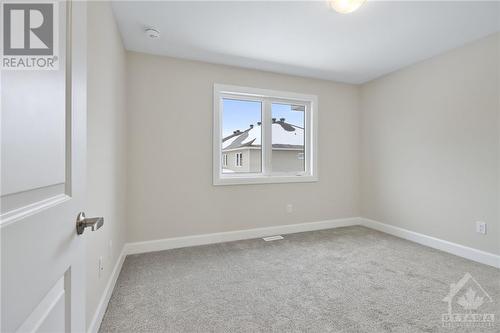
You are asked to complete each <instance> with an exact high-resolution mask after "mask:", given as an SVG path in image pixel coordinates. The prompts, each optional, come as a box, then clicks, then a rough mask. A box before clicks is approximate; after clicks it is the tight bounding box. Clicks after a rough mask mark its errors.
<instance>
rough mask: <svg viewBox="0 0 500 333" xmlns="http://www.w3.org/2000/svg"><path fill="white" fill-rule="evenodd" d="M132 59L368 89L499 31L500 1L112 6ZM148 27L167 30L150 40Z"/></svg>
mask: <svg viewBox="0 0 500 333" xmlns="http://www.w3.org/2000/svg"><path fill="white" fill-rule="evenodd" d="M113 10H114V12H115V16H116V19H117V22H118V25H119V29H120V32H121V34H122V37H123V41H124V43H125V47H126V48H127V49H128V50H132V51H138V52H145V53H151V54H157V55H167V56H172V57H178V58H186V59H193V60H201V61H206V62H212V63H219V64H227V65H234V66H239V67H247V68H255V69H261V70H267V71H273V72H278V73H287V74H294V75H301V76H308V77H316V78H322V79H329V80H335V81H342V82H349V83H362V82H366V81H369V80H371V79H374V78H376V77H379V76H382V75H384V74H386V73H389V72H392V71H394V70H397V69H399V68H402V67H405V66H408V65H410V64H413V63H415V62H418V61H421V60H424V59H427V58H430V57H432V56H434V55H437V54H439V53H442V52H444V51H446V50H449V49H452V48H455V47H458V46H461V45H463V44H465V43H467V42H470V41H473V40H475V39H478V38H481V37H483V36H486V35H488V34H491V33H493V32H495V31H500V2H491V1H490V2H479V1H470V2H465V1H457V2H455V1H446V2H434V1H398V2H395V1H388V2H382V1H370V0H368V2H367V3H366V4H365V5H364V6H363V7H362V8H361V9H360V10H359V11H357V12H354V13H352V14H349V15H342V14H338V13H336V12H335V11H333V10H331V9H329V7H328V6H327V4H326V2H325V1H308V2H297V1H292V2H283V1H281V2H269V1H268V2H257V1H248V2H241V1H234V2H227V1H226V2H206V1H205V2H191V1H184V2H166V1H152V2H149V1H124V2H114V3H113ZM145 27H155V28H156V29H158V30H160V32H161V36H160V38H159V39H156V40H151V39H148V38H147V37H146V36H145V34H144V29H145Z"/></svg>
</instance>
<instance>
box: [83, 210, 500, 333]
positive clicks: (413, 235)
mask: <svg viewBox="0 0 500 333" xmlns="http://www.w3.org/2000/svg"><path fill="white" fill-rule="evenodd" d="M354 225H362V226H365V227H367V228H371V229H375V230H378V231H381V232H385V233H387V234H390V235H393V236H396V237H399V238H403V239H406V240H409V241H412V242H415V243H418V244H422V245H425V246H428V247H432V248H434V249H438V250H441V251H444V252H448V253H451V254H454V255H457V256H459V257H463V258H466V259H469V260H473V261H477V262H480V263H482V264H486V265H490V266H494V267H497V268H500V255H496V254H493V253H489V252H485V251H481V250H477V249H474V248H471V247H467V246H463V245H460V244H456V243H452V242H449V241H446V240H442V239H439V238H435V237H431V236H427V235H424V234H420V233H418V232H414V231H410V230H406V229H403V228H399V227H395V226H392V225H390V224H385V223H381V222H378V221H374V220H370V219H367V218H362V217H351V218H345V219H335V220H327V221H320V222H310V223H300V224H287V225H280V226H273V227H265V228H255V229H247V230H239V231H228V232H218V233H212V234H204V235H194V236H185V237H175V238H165V239H158V240H152V241H145V242H134V243H126V244H125V245H124V246H123V249H122V252H121V253H120V257H119V258H118V261H117V262H116V265H115V267H114V269H113V272H112V273H111V276H110V278H109V281H108V284H107V285H106V289H105V290H104V294H103V295H102V297H101V300H100V302H99V305H98V307H97V310H96V312H95V315H94V318H93V319H92V323H91V325H90V327H89V329H88V333H97V332H98V330H99V326H100V325H101V322H102V319H103V317H104V313H105V312H106V308H107V306H108V303H109V299H110V298H111V294H112V292H113V289H114V287H115V284H116V280H117V279H118V275H119V274H120V271H121V268H122V266H123V261H124V260H125V257H126V256H127V255H129V254H138V253H146V252H155V251H163V250H169V249H176V248H181V247H189V246H197V245H207V244H216V243H223V242H231V241H237V240H242V239H252V238H261V237H266V236H273V235H286V234H293V233H297V232H305V231H314V230H323V229H332V228H339V227H348V226H354Z"/></svg>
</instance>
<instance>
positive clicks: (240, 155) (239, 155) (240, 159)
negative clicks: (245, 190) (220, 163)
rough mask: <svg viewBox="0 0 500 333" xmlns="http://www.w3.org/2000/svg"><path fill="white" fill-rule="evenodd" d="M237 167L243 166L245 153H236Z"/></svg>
mask: <svg viewBox="0 0 500 333" xmlns="http://www.w3.org/2000/svg"><path fill="white" fill-rule="evenodd" d="M236 166H237V167H241V166H243V153H236Z"/></svg>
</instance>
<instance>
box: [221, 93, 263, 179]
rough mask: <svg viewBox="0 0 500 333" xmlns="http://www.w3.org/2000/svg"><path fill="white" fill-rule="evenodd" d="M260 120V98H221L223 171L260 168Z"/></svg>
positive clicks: (258, 169)
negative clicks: (250, 99) (252, 99)
mask: <svg viewBox="0 0 500 333" xmlns="http://www.w3.org/2000/svg"><path fill="white" fill-rule="evenodd" d="M261 124H262V103H261V102H258V101H245V100H236V99H227V98H223V99H222V154H221V155H222V156H224V154H225V155H226V156H227V157H226V158H227V161H223V163H222V172H223V173H235V172H236V173H250V172H251V173H260V172H261V171H262V145H261V137H262V126H261ZM224 162H226V163H224Z"/></svg>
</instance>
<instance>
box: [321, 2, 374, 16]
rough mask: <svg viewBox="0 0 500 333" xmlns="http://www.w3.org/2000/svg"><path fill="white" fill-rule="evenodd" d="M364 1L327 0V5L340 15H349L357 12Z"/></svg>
mask: <svg viewBox="0 0 500 333" xmlns="http://www.w3.org/2000/svg"><path fill="white" fill-rule="evenodd" d="M365 1H366V0H328V5H329V6H330V7H331V8H333V9H335V11H337V12H339V13H341V14H349V13H352V12H354V11H355V10H358V9H359V7H361V6H362V5H363V4H364V3H365Z"/></svg>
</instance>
